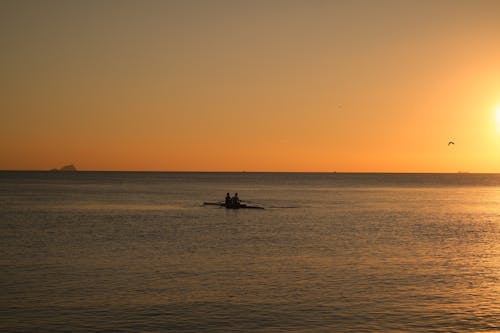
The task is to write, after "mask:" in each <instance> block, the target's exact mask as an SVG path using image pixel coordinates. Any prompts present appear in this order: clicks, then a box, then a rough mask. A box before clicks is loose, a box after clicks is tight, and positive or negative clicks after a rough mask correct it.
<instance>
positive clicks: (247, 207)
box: [203, 202, 264, 209]
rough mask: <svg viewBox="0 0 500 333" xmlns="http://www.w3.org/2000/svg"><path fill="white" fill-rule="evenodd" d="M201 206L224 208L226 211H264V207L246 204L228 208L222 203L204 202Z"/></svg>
mask: <svg viewBox="0 0 500 333" xmlns="http://www.w3.org/2000/svg"><path fill="white" fill-rule="evenodd" d="M203 206H219V207H225V208H227V209H240V208H241V209H264V207H260V206H252V205H247V204H239V205H238V206H228V207H226V204H225V203H223V202H204V203H203Z"/></svg>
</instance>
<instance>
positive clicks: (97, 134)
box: [0, 0, 500, 172]
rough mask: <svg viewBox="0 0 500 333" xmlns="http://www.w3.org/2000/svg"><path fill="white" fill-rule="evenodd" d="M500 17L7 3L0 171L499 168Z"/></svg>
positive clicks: (481, 11) (337, 5) (396, 9)
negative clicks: (71, 166)
mask: <svg viewBox="0 0 500 333" xmlns="http://www.w3.org/2000/svg"><path fill="white" fill-rule="evenodd" d="M499 17H500V1H496V0H491V1H484V0H477V1H460V0H449V1H446V0H442V1H434V0H415V1H410V0H403V1H401V0H395V1H376V0H364V1H362V0H354V1H322V0H318V1H305V0H304V1H293V0H289V1H288V0H287V1H273V0H269V1H260V0H256V1H233V0H227V1H189V0H188V1H2V2H0V88H1V89H0V169H30V170H33V169H40V170H45V169H51V168H54V167H60V166H62V165H65V164H70V163H74V164H75V165H76V166H77V167H78V168H79V169H81V170H165V171H168V170H186V171H197V170H206V171H242V170H245V171H339V172H340V171H346V172H347V171H353V172H370V171H373V172H456V171H470V172H500V130H499V128H498V126H500V125H499V124H497V123H496V121H495V110H496V109H497V108H498V107H499V106H500V43H499V41H500V19H499ZM450 140H453V141H455V143H456V144H455V145H454V146H447V143H448V141H450Z"/></svg>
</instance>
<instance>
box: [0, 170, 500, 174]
mask: <svg viewBox="0 0 500 333" xmlns="http://www.w3.org/2000/svg"><path fill="white" fill-rule="evenodd" d="M0 172H50V173H78V172H137V173H325V174H336V173H340V174H498V173H500V172H472V171H454V172H452V171H449V172H439V171H244V170H243V171H213V170H212V171H210V170H74V171H73V170H72V171H62V170H46V169H0Z"/></svg>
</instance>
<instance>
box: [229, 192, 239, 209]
mask: <svg viewBox="0 0 500 333" xmlns="http://www.w3.org/2000/svg"><path fill="white" fill-rule="evenodd" d="M239 206H240V198H238V193H235V194H234V197H232V198H231V207H239Z"/></svg>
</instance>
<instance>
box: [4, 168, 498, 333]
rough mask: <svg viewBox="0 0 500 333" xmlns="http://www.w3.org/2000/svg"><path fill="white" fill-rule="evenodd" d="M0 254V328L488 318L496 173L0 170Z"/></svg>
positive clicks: (386, 326) (351, 328)
mask: <svg viewBox="0 0 500 333" xmlns="http://www.w3.org/2000/svg"><path fill="white" fill-rule="evenodd" d="M226 192H231V193H234V192H238V193H239V196H240V198H241V199H243V200H245V201H247V202H249V203H253V204H259V205H262V206H263V207H265V208H266V209H264V210H244V209H240V210H227V209H224V208H220V207H214V206H202V203H203V202H204V201H219V200H223V198H224V196H225V193H226ZM0 270H1V275H0V331H2V332H31V331H36V332H63V331H64V332H68V331H71V332H96V331H116V332H378V331H379V332H495V331H497V332H498V331H500V175H496V174H342V173H332V174H308V173H127V172H121V173H120V172H77V173H70V172H68V173H65V172H0Z"/></svg>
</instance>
